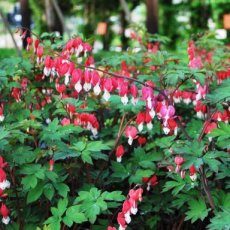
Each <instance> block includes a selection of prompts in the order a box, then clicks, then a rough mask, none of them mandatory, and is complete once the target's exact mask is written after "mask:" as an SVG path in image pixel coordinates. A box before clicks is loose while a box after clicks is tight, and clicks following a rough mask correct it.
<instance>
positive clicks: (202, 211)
mask: <svg viewBox="0 0 230 230" xmlns="http://www.w3.org/2000/svg"><path fill="white" fill-rule="evenodd" d="M188 205H189V211H187V212H186V213H185V214H186V217H185V220H191V222H192V223H194V222H195V221H197V220H198V219H200V220H202V221H203V220H204V218H205V217H206V216H208V212H209V210H210V209H207V207H206V204H205V202H204V201H203V200H202V199H201V198H200V199H199V200H194V199H193V200H190V201H189V202H188Z"/></svg>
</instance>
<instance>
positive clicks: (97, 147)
mask: <svg viewBox="0 0 230 230" xmlns="http://www.w3.org/2000/svg"><path fill="white" fill-rule="evenodd" d="M86 148H87V150H88V151H98V152H100V151H101V150H110V149H111V148H110V147H109V146H108V145H106V144H103V143H102V141H93V142H89V143H88V145H87V147H86Z"/></svg>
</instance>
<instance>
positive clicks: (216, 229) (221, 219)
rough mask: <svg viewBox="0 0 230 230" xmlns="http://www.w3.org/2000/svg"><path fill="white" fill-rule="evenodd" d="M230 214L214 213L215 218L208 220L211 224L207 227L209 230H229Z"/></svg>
mask: <svg viewBox="0 0 230 230" xmlns="http://www.w3.org/2000/svg"><path fill="white" fill-rule="evenodd" d="M229 216H230V212H229V211H226V210H224V211H221V212H217V213H215V216H214V217H213V218H212V219H211V220H210V221H211V223H210V224H209V225H208V226H207V229H209V230H229V229H230V218H229Z"/></svg>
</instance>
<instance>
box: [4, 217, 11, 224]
mask: <svg viewBox="0 0 230 230" xmlns="http://www.w3.org/2000/svg"><path fill="white" fill-rule="evenodd" d="M9 222H10V217H9V216H7V217H3V218H2V223H3V224H9Z"/></svg>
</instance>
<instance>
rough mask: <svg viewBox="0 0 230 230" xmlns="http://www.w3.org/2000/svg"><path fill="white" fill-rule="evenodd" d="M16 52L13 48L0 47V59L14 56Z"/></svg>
mask: <svg viewBox="0 0 230 230" xmlns="http://www.w3.org/2000/svg"><path fill="white" fill-rule="evenodd" d="M16 56H17V53H16V51H15V49H13V48H12V49H9V48H0V59H3V58H8V57H16Z"/></svg>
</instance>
